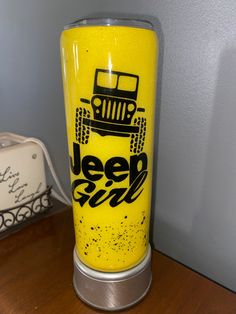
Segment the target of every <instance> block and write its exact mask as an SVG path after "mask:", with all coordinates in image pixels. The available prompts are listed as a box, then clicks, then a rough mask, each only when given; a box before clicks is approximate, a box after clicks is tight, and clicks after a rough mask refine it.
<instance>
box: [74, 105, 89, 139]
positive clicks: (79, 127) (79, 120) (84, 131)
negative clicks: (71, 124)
mask: <svg viewBox="0 0 236 314" xmlns="http://www.w3.org/2000/svg"><path fill="white" fill-rule="evenodd" d="M83 118H90V112H89V111H88V110H86V109H85V108H76V114H75V135H76V140H77V141H78V142H79V143H80V144H88V140H89V133H90V127H89V126H87V125H85V124H84V123H83Z"/></svg>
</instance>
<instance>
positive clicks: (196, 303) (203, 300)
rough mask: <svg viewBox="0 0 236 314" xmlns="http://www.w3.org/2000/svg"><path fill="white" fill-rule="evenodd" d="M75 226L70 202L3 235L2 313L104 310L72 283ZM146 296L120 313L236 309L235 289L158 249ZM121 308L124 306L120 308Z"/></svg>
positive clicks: (196, 313) (206, 313)
mask: <svg viewBox="0 0 236 314" xmlns="http://www.w3.org/2000/svg"><path fill="white" fill-rule="evenodd" d="M73 247H74V232H73V222H72V212H71V209H70V208H67V209H66V210H64V211H62V212H59V213H57V214H55V215H53V216H50V217H47V218H45V219H43V220H41V221H39V222H36V223H34V224H32V225H30V226H28V227H25V228H24V229H23V230H21V231H19V232H17V233H15V234H13V235H11V236H9V237H7V238H5V239H2V240H1V241H0V314H8V313H12V314H25V313H45V314H47V313H49V314H54V313H55V314H60V313H65V314H69V313H82V314H92V313H102V312H101V311H97V310H95V309H92V308H89V307H88V306H87V305H85V304H84V303H82V302H81V301H80V300H79V299H78V297H77V296H76V294H75V292H74V289H73V286H72V275H73V260H72V251H73ZM152 264H153V265H152V269H153V282H152V287H151V290H150V292H149V293H148V295H147V296H146V298H145V299H144V300H143V301H142V302H141V303H139V304H137V305H136V306H134V307H133V308H130V309H129V310H126V311H123V312H122V313H130V314H131V313H135V314H141V313H143V314H144V313H145V314H150V313H157V314H158V313H161V314H175V313H186V314H213V313H214V314H228V313H230V314H236V295H235V294H234V293H233V292H231V291H228V290H227V289H225V288H223V287H221V286H219V285H217V284H216V283H214V282H212V281H210V280H208V279H206V278H204V277H203V276H201V275H199V274H197V273H195V272H193V271H192V270H190V269H188V268H186V267H184V266H183V265H181V264H179V263H177V262H175V261H173V260H171V259H170V258H168V257H166V256H164V255H162V254H161V253H159V252H156V251H153V256H152ZM116 313H121V312H116Z"/></svg>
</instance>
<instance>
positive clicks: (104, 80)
mask: <svg viewBox="0 0 236 314" xmlns="http://www.w3.org/2000/svg"><path fill="white" fill-rule="evenodd" d="M138 82H139V78H138V76H137V75H133V74H129V73H125V72H117V71H109V70H100V69H97V70H96V73H95V81H94V94H103V95H112V96H114V97H122V98H127V99H133V100H136V99H137V91H138Z"/></svg>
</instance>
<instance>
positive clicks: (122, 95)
mask: <svg viewBox="0 0 236 314" xmlns="http://www.w3.org/2000/svg"><path fill="white" fill-rule="evenodd" d="M97 24H99V23H97ZM113 24H114V25H112V23H109V25H94V24H93V23H90V24H89V23H85V25H77V26H76V25H75V26H73V27H71V28H68V29H66V30H64V31H63V33H62V36H61V57H62V73H63V83H64V97H65V108H66V122H67V135H68V146H69V155H70V169H71V187H72V197H73V215H74V225H75V236H76V251H77V254H78V257H79V258H80V260H81V261H82V262H83V263H84V264H85V265H87V266H89V267H91V268H93V269H96V270H100V271H104V272H119V271H123V270H127V269H129V268H131V267H134V266H135V265H137V264H138V263H139V262H141V261H142V260H143V259H144V257H145V255H146V254H147V250H148V241H149V239H148V236H149V220H150V209H151V208H150V207H151V190H152V163H153V160H152V156H153V135H154V134H153V133H154V132H153V130H154V115H155V90H156V71H157V53H158V52H157V49H158V42H157V36H156V33H155V32H154V31H153V30H151V29H147V28H142V27H141V26H142V25H141V26H140V25H138V26H137V27H136V26H135V23H133V25H132V24H131V25H128V26H127V25H126V26H124V25H120V24H122V23H120V24H118V25H115V23H113ZM72 25H73V24H72Z"/></svg>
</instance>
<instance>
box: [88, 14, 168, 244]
mask: <svg viewBox="0 0 236 314" xmlns="http://www.w3.org/2000/svg"><path fill="white" fill-rule="evenodd" d="M96 17H100V18H106V17H110V18H129V19H141V20H147V21H149V22H151V23H152V25H153V27H154V30H155V31H156V33H157V36H158V39H159V55H158V56H157V57H158V69H157V76H158V79H157V86H156V91H157V97H156V108H155V129H154V161H153V188H152V206H151V209H152V210H151V219H150V220H151V223H150V242H151V245H152V247H153V231H154V227H153V224H154V213H155V205H156V204H157V201H156V190H157V187H156V180H157V163H158V142H159V125H160V113H161V90H162V73H163V58H164V35H163V31H162V27H161V23H160V21H159V19H158V18H156V17H154V16H150V15H137V14H126V13H114V12H99V13H94V14H90V15H87V16H85V17H84V18H96Z"/></svg>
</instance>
